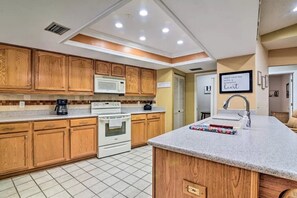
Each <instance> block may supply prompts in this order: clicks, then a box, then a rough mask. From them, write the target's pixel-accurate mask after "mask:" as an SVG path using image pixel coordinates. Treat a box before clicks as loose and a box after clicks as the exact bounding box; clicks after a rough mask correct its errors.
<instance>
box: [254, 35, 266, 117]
mask: <svg viewBox="0 0 297 198" xmlns="http://www.w3.org/2000/svg"><path fill="white" fill-rule="evenodd" d="M255 63H256V70H255V73H254V75H257V72H258V71H261V72H262V75H263V76H265V75H268V52H267V50H266V49H265V48H264V46H263V45H262V43H261V41H260V39H259V40H257V45H256V60H255ZM254 83H257V81H256V82H254ZM268 102H269V99H268V89H267V88H265V89H262V87H261V86H259V85H257V86H256V105H257V106H256V107H257V114H258V115H268V114H269V109H268Z"/></svg>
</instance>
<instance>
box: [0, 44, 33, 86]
mask: <svg viewBox="0 0 297 198" xmlns="http://www.w3.org/2000/svg"><path fill="white" fill-rule="evenodd" d="M31 82H32V80H31V50H29V49H24V48H17V47H11V46H7V45H0V88H1V89H30V88H31Z"/></svg>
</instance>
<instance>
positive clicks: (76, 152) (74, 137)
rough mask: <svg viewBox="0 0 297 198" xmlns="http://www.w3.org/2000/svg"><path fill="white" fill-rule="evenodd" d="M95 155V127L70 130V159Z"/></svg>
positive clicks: (80, 127)
mask: <svg viewBox="0 0 297 198" xmlns="http://www.w3.org/2000/svg"><path fill="white" fill-rule="evenodd" d="M96 153H97V126H96V125H90V126H78V127H73V128H71V129H70V158H71V159H74V158H80V157H85V156H88V155H92V154H96Z"/></svg>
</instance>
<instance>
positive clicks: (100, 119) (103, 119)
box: [98, 117, 131, 121]
mask: <svg viewBox="0 0 297 198" xmlns="http://www.w3.org/2000/svg"><path fill="white" fill-rule="evenodd" d="M98 119H99V121H109V120H114V119H113V118H112V119H108V118H98ZM116 119H117V118H116ZM118 119H121V120H123V121H128V120H130V119H131V118H130V117H129V118H118Z"/></svg>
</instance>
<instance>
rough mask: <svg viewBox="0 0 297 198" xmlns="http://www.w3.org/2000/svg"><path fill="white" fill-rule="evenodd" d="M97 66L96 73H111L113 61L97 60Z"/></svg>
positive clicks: (107, 74) (106, 74)
mask: <svg viewBox="0 0 297 198" xmlns="http://www.w3.org/2000/svg"><path fill="white" fill-rule="evenodd" d="M95 64H96V66H95V73H96V74H98V75H105V76H110V75H111V63H108V62H103V61H96V63H95Z"/></svg>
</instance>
